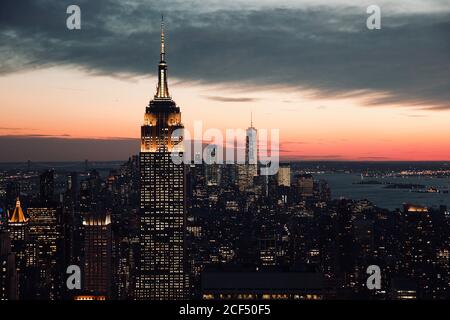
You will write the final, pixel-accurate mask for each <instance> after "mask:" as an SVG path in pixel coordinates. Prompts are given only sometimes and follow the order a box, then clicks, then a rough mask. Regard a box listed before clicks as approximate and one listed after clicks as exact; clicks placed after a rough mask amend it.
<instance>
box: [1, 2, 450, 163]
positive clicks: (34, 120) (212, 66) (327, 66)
mask: <svg viewBox="0 0 450 320" xmlns="http://www.w3.org/2000/svg"><path fill="white" fill-rule="evenodd" d="M70 4H77V5H79V7H80V8H81V30H68V29H67V28H66V19H67V17H68V15H67V13H66V8H67V6H68V5H70ZM371 4H377V5H378V6H379V7H380V8H381V29H380V30H369V29H367V27H366V19H367V17H368V16H369V15H368V14H367V13H366V9H367V7H368V6H369V5H371ZM162 13H163V14H164V17H165V22H166V26H167V42H168V43H167V51H168V54H167V60H168V64H169V86H170V92H171V95H172V97H173V99H174V100H175V101H176V102H177V103H178V104H179V105H180V107H181V110H182V113H183V122H184V124H185V126H186V127H187V129H191V128H192V126H193V123H194V121H197V120H202V121H203V126H204V128H205V129H206V128H220V129H226V128H246V127H247V126H248V125H249V122H250V112H253V118H254V124H255V126H256V127H258V128H266V129H270V128H279V129H280V138H281V151H282V156H283V157H284V158H289V159H337V160H345V159H351V160H449V159H450V2H449V1H448V0H421V1H419V0H408V1H407V0H405V1H403V0H396V1H393V0H391V1H385V0H383V1H374V0H371V1H349V0H341V1H325V0H316V1H312V0H309V1H302V0H281V1H280V0H276V1H275V0H273V1H269V0H262V1H261V0H258V1H256V0H254V1H244V0H228V1H216V0H214V1H212V0H198V1H196V0H180V1H173V0H164V1H138V0H128V1H123V0H101V1H72V0H71V1H64V0H30V1H25V0H21V1H17V0H15V1H9V0H3V1H1V2H0V57H1V59H0V108H1V109H0V110H1V114H0V115H1V116H0V161H25V160H27V159H30V160H34V161H38V160H55V161H56V160H57V161H60V160H83V159H85V158H89V159H92V160H120V159H126V158H127V157H128V156H129V155H130V154H132V153H137V152H138V141H137V138H138V137H139V134H140V125H141V123H142V121H143V113H144V109H145V105H146V104H147V103H148V101H149V100H150V99H151V98H152V96H153V95H154V91H155V86H156V74H155V71H156V70H157V69H156V68H157V63H158V50H159V25H160V17H161V14H162Z"/></svg>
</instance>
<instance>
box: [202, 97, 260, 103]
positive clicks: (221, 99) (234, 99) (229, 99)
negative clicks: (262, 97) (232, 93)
mask: <svg viewBox="0 0 450 320" xmlns="http://www.w3.org/2000/svg"><path fill="white" fill-rule="evenodd" d="M204 97H205V98H206V99H208V100H212V101H219V102H255V101H258V100H259V99H255V98H245V97H221V96H204Z"/></svg>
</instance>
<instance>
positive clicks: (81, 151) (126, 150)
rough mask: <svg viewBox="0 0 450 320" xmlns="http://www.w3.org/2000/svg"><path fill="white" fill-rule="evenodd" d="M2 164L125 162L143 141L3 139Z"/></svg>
mask: <svg viewBox="0 0 450 320" xmlns="http://www.w3.org/2000/svg"><path fill="white" fill-rule="evenodd" d="M0 150H2V152H0V162H13V161H27V160H31V161H48V160H51V161H74V160H80V161H81V160H84V159H90V160H96V161H106V160H125V159H128V157H129V156H130V155H131V154H136V153H137V150H139V139H129V138H109V139H78V138H77V139H69V138H67V137H66V138H64V137H52V136H44V135H42V136H37V135H25V136H0Z"/></svg>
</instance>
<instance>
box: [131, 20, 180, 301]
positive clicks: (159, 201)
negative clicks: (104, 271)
mask: <svg viewBox="0 0 450 320" xmlns="http://www.w3.org/2000/svg"><path fill="white" fill-rule="evenodd" d="M182 129H183V125H182V123H181V113H180V108H179V107H178V106H177V105H176V104H175V102H174V101H173V100H172V98H171V97H170V95H169V89H168V85H167V64H166V61H165V42H164V25H163V23H162V24H161V52H160V62H159V66H158V86H157V91H156V94H155V96H154V99H153V100H151V101H150V103H149V105H148V106H147V108H146V112H145V117H144V125H143V126H142V127H141V152H140V154H139V167H140V259H139V264H138V268H139V270H138V275H137V279H136V290H135V297H136V299H139V300H177V299H184V298H185V296H186V292H185V291H186V289H185V288H186V287H187V286H186V279H187V277H186V274H185V247H184V243H185V242H184V238H185V167H184V164H183V163H177V162H175V161H173V159H172V155H179V156H182V155H183V148H182V143H181V142H182V135H181V134H179V135H177V134H176V133H178V132H181V131H176V130H182Z"/></svg>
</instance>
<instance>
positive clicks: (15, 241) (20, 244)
mask: <svg viewBox="0 0 450 320" xmlns="http://www.w3.org/2000/svg"><path fill="white" fill-rule="evenodd" d="M28 221H29V218H28V217H27V216H26V215H25V213H24V212H23V210H22V206H21V203H20V199H19V198H17V200H16V207H15V208H14V211H13V213H12V214H11V215H10V216H9V218H8V231H9V236H10V238H11V250H12V252H15V254H16V268H17V273H18V275H19V297H23V294H24V292H25V285H26V283H27V281H26V278H25V270H26V266H27V251H28V250H27V244H28V242H29V239H28V232H29V225H28Z"/></svg>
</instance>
